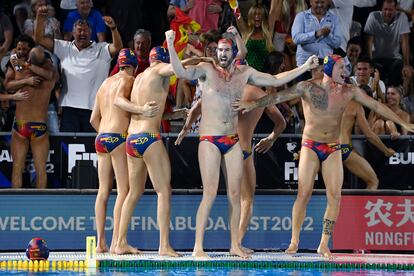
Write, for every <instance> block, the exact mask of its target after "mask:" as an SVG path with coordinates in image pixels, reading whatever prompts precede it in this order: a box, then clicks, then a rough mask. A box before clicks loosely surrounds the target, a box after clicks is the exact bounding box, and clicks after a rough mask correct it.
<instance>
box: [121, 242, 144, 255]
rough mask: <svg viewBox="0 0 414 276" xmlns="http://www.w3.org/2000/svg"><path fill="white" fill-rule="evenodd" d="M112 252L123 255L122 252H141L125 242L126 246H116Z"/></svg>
mask: <svg viewBox="0 0 414 276" xmlns="http://www.w3.org/2000/svg"><path fill="white" fill-rule="evenodd" d="M114 253H115V254H118V255H124V254H141V253H142V252H141V251H139V250H138V249H137V248H135V247H133V246H131V245H129V244H127V245H126V246H116V247H115V251H114Z"/></svg>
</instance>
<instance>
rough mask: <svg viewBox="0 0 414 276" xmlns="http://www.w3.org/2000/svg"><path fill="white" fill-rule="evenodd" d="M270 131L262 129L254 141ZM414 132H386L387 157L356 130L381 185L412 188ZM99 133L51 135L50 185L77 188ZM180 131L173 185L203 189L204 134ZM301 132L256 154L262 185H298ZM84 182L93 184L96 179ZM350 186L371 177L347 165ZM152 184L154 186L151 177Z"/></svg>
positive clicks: (4, 148) (5, 146)
mask: <svg viewBox="0 0 414 276" xmlns="http://www.w3.org/2000/svg"><path fill="white" fill-rule="evenodd" d="M264 136H265V135H256V136H255V137H254V138H253V144H256V143H258V141H260V139H261V138H262V137H264ZM413 137H414V136H403V137H400V139H398V140H394V141H392V140H390V139H389V138H388V136H383V137H381V138H382V140H383V141H384V143H386V144H387V145H388V146H389V147H392V148H394V149H395V151H396V154H395V155H393V156H392V157H389V158H387V157H385V156H384V155H383V154H382V153H381V152H379V151H378V150H377V149H376V148H374V147H373V146H371V145H370V144H369V143H367V142H366V140H365V139H364V137H363V136H354V137H353V145H354V148H355V150H356V151H358V152H359V153H360V154H361V155H362V156H364V157H365V158H366V159H367V160H368V162H369V163H370V164H371V165H372V167H373V168H374V170H375V172H376V173H377V175H378V178H379V180H380V185H379V188H380V189H397V190H412V189H413V181H412V178H413V175H414V170H413V168H414V152H411V150H412V149H414V145H413ZM94 139H95V134H93V133H90V134H64V133H62V134H59V135H51V136H50V152H49V153H50V154H49V158H48V161H47V164H46V169H47V173H48V188H71V187H75V186H74V185H73V179H72V174H71V172H72V170H73V167H74V166H75V164H76V162H77V161H78V160H90V161H92V163H93V164H94V165H95V166H96V165H97V155H96V153H95V149H94ZM175 139H176V134H169V135H164V143H165V145H166V148H167V150H168V153H169V157H170V161H171V185H172V187H173V189H200V188H202V182H201V176H200V171H199V165H198V156H197V152H198V138H197V137H196V136H189V137H187V138H185V139H184V140H183V142H182V144H181V145H180V146H175V145H174V142H175ZM0 141H1V142H0V150H1V153H0V187H2V188H8V187H10V186H11V183H10V179H11V171H12V158H11V152H10V133H0ZM300 143H301V136H300V135H295V134H293V135H292V134H282V135H281V136H280V137H279V138H278V139H277V141H276V142H275V144H274V146H273V147H272V149H271V150H269V151H268V152H267V153H265V154H255V155H254V156H253V158H254V163H255V167H256V175H257V188H258V189H297V184H298V183H297V170H298V157H299V150H300ZM23 182H24V187H26V188H30V187H34V186H35V185H34V183H35V173H34V166H33V161H32V158H31V155H30V154H28V157H27V160H26V170H25V173H24V178H23ZM79 187H80V188H86V187H93V185H91V184H90V183H85V184H84V185H80V186H79ZM343 187H344V188H345V189H364V188H365V183H363V182H362V181H361V180H360V179H358V178H356V177H355V176H353V175H352V174H350V173H349V172H348V171H347V170H345V179H344V186H343ZM146 188H147V189H150V188H152V185H151V182H150V181H149V180H148V181H147V184H146ZM315 188H317V189H323V188H324V183H323V180H322V176H321V175H320V174H319V175H318V177H317V179H316V180H315ZM219 189H225V184H224V177H223V176H222V175H221V177H220V185H219Z"/></svg>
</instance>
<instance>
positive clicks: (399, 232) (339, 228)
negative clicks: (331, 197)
mask: <svg viewBox="0 0 414 276" xmlns="http://www.w3.org/2000/svg"><path fill="white" fill-rule="evenodd" d="M333 248H334V249H371V250H414V196H343V197H342V201H341V212H340V215H339V218H338V221H337V224H336V226H335V230H334V235H333Z"/></svg>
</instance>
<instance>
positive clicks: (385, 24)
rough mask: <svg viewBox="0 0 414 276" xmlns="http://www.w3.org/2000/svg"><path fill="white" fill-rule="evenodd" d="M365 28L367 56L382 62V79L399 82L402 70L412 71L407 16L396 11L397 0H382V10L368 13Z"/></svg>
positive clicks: (375, 61) (400, 81)
mask: <svg viewBox="0 0 414 276" xmlns="http://www.w3.org/2000/svg"><path fill="white" fill-rule="evenodd" d="M364 31H365V33H366V34H367V42H366V46H367V53H368V56H369V57H370V58H372V59H373V62H374V63H378V64H380V65H381V67H380V68H379V69H380V72H381V76H382V78H383V79H384V81H385V83H386V84H393V85H400V84H402V79H401V74H402V71H406V70H410V71H413V68H412V67H411V66H410V49H409V47H410V45H409V33H410V25H409V23H408V18H407V16H406V15H405V14H404V13H402V12H399V11H397V1H396V0H384V3H383V4H382V10H381V11H374V12H371V13H370V14H369V16H368V19H367V22H366V25H365V29H364ZM400 50H402V57H401V54H400Z"/></svg>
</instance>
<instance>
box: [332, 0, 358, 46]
mask: <svg viewBox="0 0 414 276" xmlns="http://www.w3.org/2000/svg"><path fill="white" fill-rule="evenodd" d="M329 1H331V11H332V12H333V13H334V14H335V15H336V17H337V18H338V23H339V25H338V29H339V36H340V37H341V45H340V48H341V49H342V50H343V51H344V52H345V51H346V46H347V43H348V40H349V38H350V30H351V25H352V15H353V13H354V5H353V2H351V1H350V0H329Z"/></svg>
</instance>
